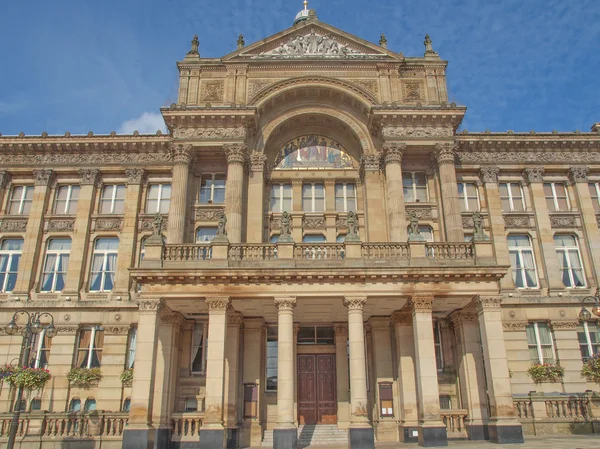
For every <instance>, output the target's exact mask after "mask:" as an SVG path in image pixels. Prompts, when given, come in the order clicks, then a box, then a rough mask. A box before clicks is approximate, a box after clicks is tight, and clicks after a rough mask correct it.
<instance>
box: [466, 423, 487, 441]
mask: <svg viewBox="0 0 600 449" xmlns="http://www.w3.org/2000/svg"><path fill="white" fill-rule="evenodd" d="M465 427H466V428H467V436H468V438H469V440H474V441H479V440H489V439H490V434H489V431H488V426H487V424H485V425H484V424H468V423H467V424H466V426H465Z"/></svg>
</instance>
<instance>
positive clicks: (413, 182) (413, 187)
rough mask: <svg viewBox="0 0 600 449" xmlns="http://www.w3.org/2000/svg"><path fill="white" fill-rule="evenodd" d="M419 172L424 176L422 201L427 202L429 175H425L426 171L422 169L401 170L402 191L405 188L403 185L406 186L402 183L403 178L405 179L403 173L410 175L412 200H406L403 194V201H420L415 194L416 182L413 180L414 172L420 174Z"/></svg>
mask: <svg viewBox="0 0 600 449" xmlns="http://www.w3.org/2000/svg"><path fill="white" fill-rule="evenodd" d="M421 173H422V174H423V176H425V184H424V186H425V200H423V202H424V203H428V202H429V201H430V200H429V176H427V173H426V172H424V171H418V170H417V171H403V172H402V192H403V193H404V189H405V187H407V186H405V185H404V179H406V177H405V176H404V175H406V174H409V175H410V180H411V185H410V188H411V190H412V195H413V197H412V201H408V200H407V199H406V196H405V198H404V201H405V202H407V203H420V202H421V200H420V199H419V198H418V195H417V190H418V189H417V187H418V184H417V183H416V181H415V175H416V174H421Z"/></svg>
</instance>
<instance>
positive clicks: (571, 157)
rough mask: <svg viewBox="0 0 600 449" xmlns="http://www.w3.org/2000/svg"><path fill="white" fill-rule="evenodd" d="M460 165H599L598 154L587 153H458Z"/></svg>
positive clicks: (599, 157)
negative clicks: (575, 163) (574, 163)
mask: <svg viewBox="0 0 600 449" xmlns="http://www.w3.org/2000/svg"><path fill="white" fill-rule="evenodd" d="M456 156H457V158H458V160H459V161H460V162H461V163H462V164H496V165H497V164H503V163H504V164H507V163H513V162H514V163H532V164H538V165H539V164H547V163H553V162H554V163H564V162H567V163H568V162H570V163H573V162H577V163H600V153H589V152H500V151H498V152H459V153H456Z"/></svg>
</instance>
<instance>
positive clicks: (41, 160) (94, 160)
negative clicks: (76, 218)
mask: <svg viewBox="0 0 600 449" xmlns="http://www.w3.org/2000/svg"><path fill="white" fill-rule="evenodd" d="M171 162H172V156H171V154H170V153H168V152H164V153H162V152H161V153H130V152H121V153H92V154H84V153H82V154H72V153H70V154H22V153H21V154H0V165H2V166H13V165H41V166H50V165H52V166H55V165H83V166H91V165H138V164H143V165H161V164H170V163H171Z"/></svg>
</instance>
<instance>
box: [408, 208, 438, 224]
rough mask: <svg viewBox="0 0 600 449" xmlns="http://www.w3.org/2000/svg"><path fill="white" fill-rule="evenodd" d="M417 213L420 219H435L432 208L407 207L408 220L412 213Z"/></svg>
mask: <svg viewBox="0 0 600 449" xmlns="http://www.w3.org/2000/svg"><path fill="white" fill-rule="evenodd" d="M413 214H414V215H415V216H416V217H417V218H418V219H419V220H433V214H432V212H431V208H430V207H428V208H426V209H424V208H408V207H407V208H406V221H409V220H410V217H411V215H413Z"/></svg>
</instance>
